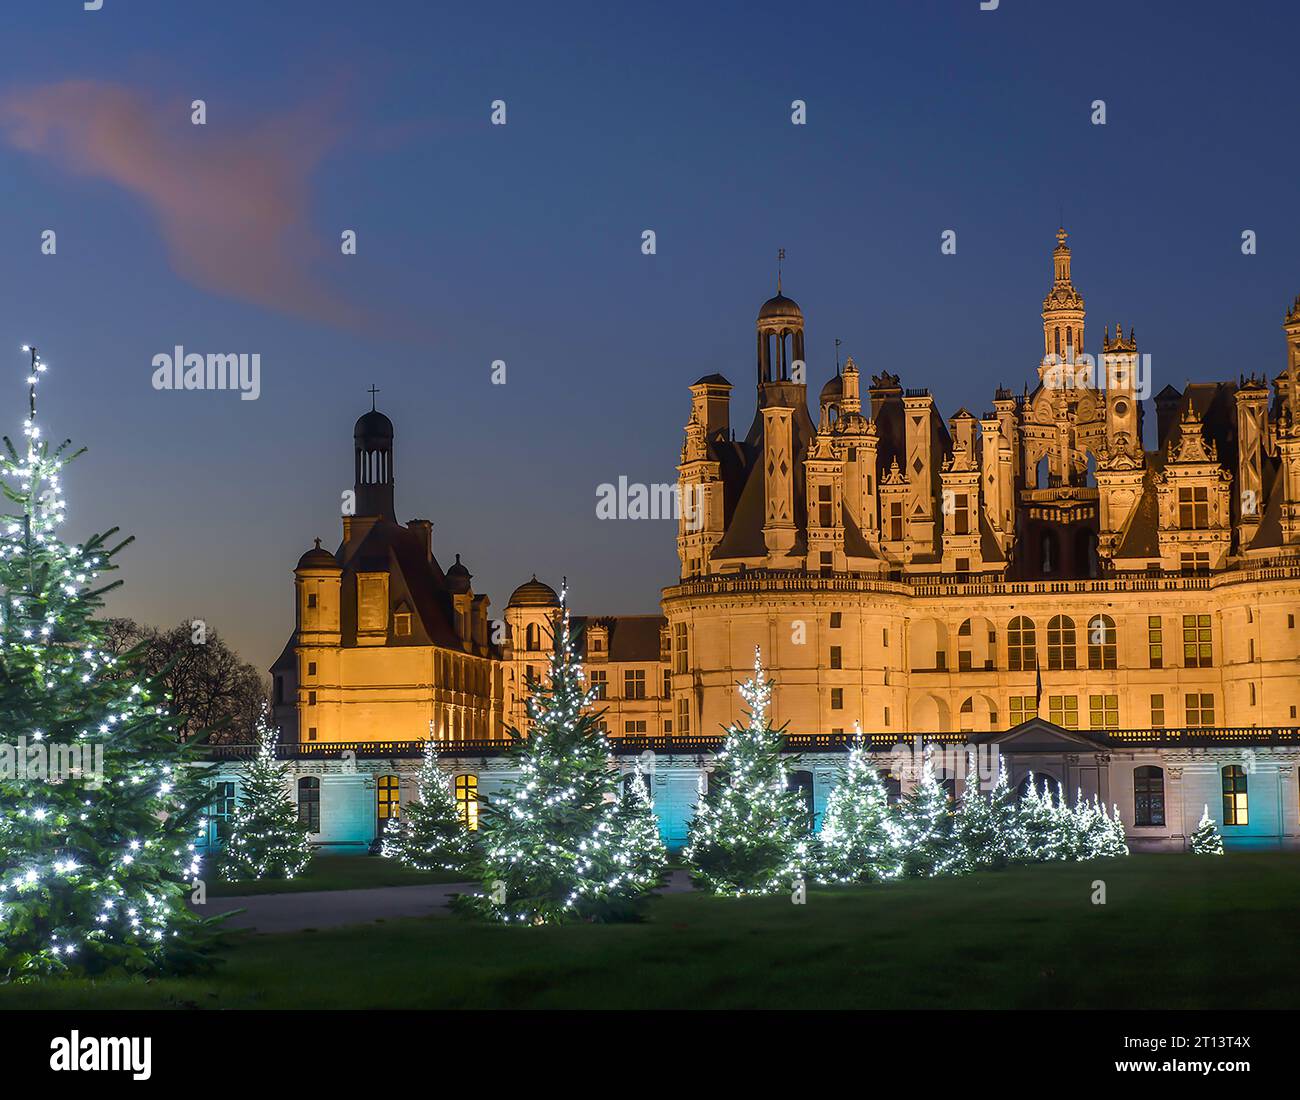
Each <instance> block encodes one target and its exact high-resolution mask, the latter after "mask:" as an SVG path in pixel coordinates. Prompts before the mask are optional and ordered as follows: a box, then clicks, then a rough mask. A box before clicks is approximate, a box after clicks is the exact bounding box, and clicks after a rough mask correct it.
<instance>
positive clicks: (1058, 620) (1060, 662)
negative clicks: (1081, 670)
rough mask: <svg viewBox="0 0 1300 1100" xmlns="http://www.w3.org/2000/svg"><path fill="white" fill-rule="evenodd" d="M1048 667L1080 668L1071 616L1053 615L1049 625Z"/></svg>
mask: <svg viewBox="0 0 1300 1100" xmlns="http://www.w3.org/2000/svg"><path fill="white" fill-rule="evenodd" d="M1047 667H1048V668H1049V669H1066V668H1077V667H1078V655H1077V654H1076V652H1075V646H1074V620H1073V619H1072V618H1070V616H1069V615H1053V616H1052V618H1051V620H1050V621H1049V622H1048V624H1047Z"/></svg>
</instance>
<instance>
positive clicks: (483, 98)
mask: <svg viewBox="0 0 1300 1100" xmlns="http://www.w3.org/2000/svg"><path fill="white" fill-rule="evenodd" d="M1229 13H1230V15H1231V19H1230V20H1228V19H1227V18H1226V17H1227V15H1228V14H1229ZM5 19H6V24H7V26H6V33H5V41H6V45H7V46H8V49H7V51H6V64H5V70H4V76H3V77H2V78H0V172H2V173H3V179H4V184H5V186H4V194H5V198H4V201H3V203H2V204H0V318H2V322H0V330H2V331H0V335H3V337H4V340H6V341H8V345H7V346H8V347H9V351H8V352H4V353H3V354H0V368H3V369H0V383H3V384H2V385H0V409H4V410H7V416H6V417H5V418H4V423H3V430H4V432H6V433H8V434H10V435H16V434H18V433H19V431H20V423H21V418H22V415H23V412H24V408H25V406H24V401H25V396H26V390H25V386H24V382H23V379H24V377H25V374H26V361H25V357H24V356H23V355H22V354H21V353H20V352H19V350H18V349H19V345H20V344H22V343H24V342H33V343H36V344H38V345H39V346H40V348H41V351H42V353H43V355H44V357H45V358H46V359H47V360H48V361H49V363H50V364H51V371H50V374H49V375H48V378H47V381H46V382H44V383H43V388H42V397H41V408H40V419H41V421H42V423H43V425H44V428H45V430H46V433H47V434H48V435H51V436H54V437H56V438H59V439H61V438H63V437H65V436H70V437H72V438H73V439H74V440H75V441H76V442H77V443H78V444H84V445H85V446H87V447H88V448H89V454H88V455H87V456H86V457H85V458H83V459H81V460H80V461H79V462H78V463H77V464H76V465H74V466H73V467H72V468H70V469H69V471H68V473H67V478H66V488H67V496H68V502H69V516H70V520H69V527H68V531H67V534H68V535H69V536H70V537H73V538H77V539H80V538H83V537H84V536H85V535H86V534H88V533H89V532H91V531H93V530H99V529H102V528H105V527H108V526H112V525H118V526H120V527H121V528H122V529H123V531H124V532H125V533H129V534H133V535H135V536H136V538H137V541H136V543H135V545H134V546H133V547H131V548H130V549H129V550H128V551H126V552H125V554H124V555H123V558H122V565H123V569H122V570H121V572H120V573H119V574H118V576H120V577H121V578H122V579H123V580H124V581H125V582H126V583H125V587H124V589H123V590H122V591H121V592H120V593H118V594H116V595H115V596H114V598H113V600H112V603H111V605H110V608H111V610H112V611H113V612H114V613H117V614H125V615H129V616H132V617H134V618H137V619H139V620H141V621H143V622H147V623H152V624H156V625H170V624H174V623H176V622H178V621H179V620H181V619H182V618H191V617H202V618H205V619H207V621H208V622H209V623H210V624H211V625H212V626H213V627H214V628H215V629H216V630H217V631H219V632H220V633H221V634H223V635H224V636H225V637H226V638H227V640H228V641H230V642H231V643H232V644H233V645H234V646H235V647H236V648H237V649H238V650H239V651H240V653H241V655H242V656H244V657H245V658H246V659H247V660H249V661H252V662H253V663H255V664H257V665H258V666H259V667H260V668H265V667H266V666H267V665H268V664H269V663H270V661H271V660H272V659H273V658H274V657H275V656H276V654H277V653H278V652H279V650H280V648H281V646H282V645H283V644H284V641H285V639H286V638H287V636H288V634H289V632H290V630H291V628H292V602H291V600H292V569H293V566H294V564H295V562H296V561H297V558H298V556H299V555H300V554H301V553H302V552H303V550H304V549H306V548H307V547H309V546H310V545H311V543H312V539H313V538H314V537H316V536H319V537H321V538H322V540H323V541H324V542H325V544H326V545H327V546H329V547H330V548H333V547H334V546H335V545H336V544H337V542H338V539H339V536H340V530H341V527H340V520H339V518H338V516H339V502H340V494H341V492H342V491H343V490H344V489H347V488H349V487H350V485H351V482H352V440H351V433H352V425H353V421H354V420H355V419H356V417H357V416H358V415H359V414H360V413H361V412H363V411H365V410H367V409H368V408H369V407H370V398H369V396H368V395H367V393H366V391H367V389H368V388H369V387H370V386H371V385H372V384H373V385H375V386H377V387H379V390H380V392H379V395H378V404H379V408H380V409H382V410H383V411H384V412H386V413H388V415H389V416H390V417H392V419H393V421H394V423H395V425H396V432H397V435H396V458H395V461H396V478H397V504H398V513H399V518H400V519H402V520H406V519H409V518H411V517H416V516H418V517H425V518H429V519H431V520H433V521H434V524H435V527H434V550H435V553H436V555H437V556H438V558H439V560H440V561H441V562H442V564H443V566H444V567H446V566H447V565H449V564H450V563H451V561H452V560H453V556H454V555H455V554H456V553H460V554H461V555H462V557H463V559H464V561H465V562H466V563H467V565H468V566H469V568H470V569H471V571H472V572H473V573H474V577H475V579H474V586H475V589H476V590H477V591H486V592H487V593H489V594H490V595H491V597H492V609H493V612H492V613H493V614H500V613H501V611H502V610H503V608H504V605H505V602H506V600H507V598H508V597H509V594H510V591H511V590H512V589H513V588H514V587H515V586H516V585H517V584H519V583H521V582H522V581H524V580H527V579H528V577H529V576H530V575H531V574H532V573H533V572H534V571H536V573H537V574H538V575H539V576H540V577H542V578H543V579H545V580H548V581H550V582H551V583H554V584H558V582H559V578H560V576H561V575H562V574H567V575H568V577H569V578H570V583H571V586H572V588H573V600H574V605H575V607H576V608H577V609H578V610H579V611H582V612H592V613H611V614H612V613H634V612H653V611H655V610H657V605H658V592H659V589H660V587H661V586H662V585H664V584H667V583H670V582H672V581H673V580H674V579H675V577H676V576H677V559H676V554H675V550H674V535H675V525H674V524H673V523H672V522H671V521H624V522H601V521H599V520H597V518H596V512H595V500H596V487H597V485H599V484H600V483H602V482H614V481H617V479H618V478H619V477H620V476H626V477H627V478H628V479H629V480H631V481H634V482H648V483H653V482H671V481H673V480H674V479H675V477H676V472H675V466H676V462H677V458H678V451H679V448H680V445H681V429H682V425H683V424H684V422H685V419H686V417H687V415H688V412H689V393H688V392H687V386H689V384H690V383H691V382H693V381H695V379H697V378H698V377H700V376H701V375H704V374H709V373H712V372H715V371H717V372H721V373H723V374H725V375H726V376H727V377H728V378H729V379H730V380H731V381H732V383H733V384H734V385H735V387H736V390H735V393H734V395H733V405H732V422H733V424H735V425H737V426H738V428H740V429H741V430H742V431H743V429H744V428H746V427H747V426H748V424H749V421H750V419H751V417H752V415H753V406H754V391H753V384H754V379H755V373H754V361H753V360H754V336H753V332H754V328H753V325H754V317H755V314H756V312H757V310H758V307H759V305H760V304H761V303H762V301H763V300H764V299H765V298H767V297H768V296H769V295H771V294H772V293H773V292H774V290H775V285H774V284H775V275H776V272H775V258H776V253H777V249H778V248H781V247H783V248H785V249H786V251H787V259H786V262H785V267H784V272H785V276H784V286H785V290H786V292H787V293H788V294H789V295H790V296H791V297H793V298H795V299H796V300H797V301H798V302H799V303H800V305H801V306H802V307H803V310H804V314H805V317H806V319H807V349H808V360H809V375H810V378H809V381H810V389H811V390H812V392H813V394H814V395H815V393H816V391H817V390H818V389H819V388H820V387H821V385H822V383H823V382H824V381H825V380H826V379H827V378H828V377H829V376H830V374H831V373H833V370H834V340H835V339H836V338H837V337H838V338H839V339H841V340H842V341H843V353H844V354H846V355H852V356H853V357H854V358H855V359H856V361H857V363H858V365H859V367H860V368H861V369H862V371H863V373H864V375H866V376H867V377H868V378H869V377H870V375H872V374H874V373H878V372H880V371H882V370H885V369H887V370H889V371H892V372H894V373H897V374H899V375H901V376H902V380H903V384H904V385H905V386H929V387H930V388H931V389H932V390H933V391H934V393H935V395H936V399H937V402H938V405H939V408H940V410H941V411H942V413H943V414H944V415H945V416H948V415H951V414H952V413H953V412H954V411H956V409H957V408H958V407H960V406H962V405H965V406H967V407H968V408H969V409H971V410H972V411H973V412H974V413H975V414H976V415H979V414H980V412H981V411H983V410H984V409H986V408H988V407H989V406H990V405H991V398H992V393H993V390H994V388H995V387H996V386H997V385H998V384H999V383H1004V384H1006V385H1009V386H1011V387H1013V388H1014V389H1016V390H1017V391H1018V390H1019V389H1020V388H1021V387H1022V385H1023V384H1024V383H1025V382H1026V381H1030V380H1033V379H1034V377H1035V375H1034V369H1035V365H1036V362H1037V357H1038V355H1039V354H1040V352H1041V344H1040V341H1041V334H1040V333H1041V327H1040V326H1041V322H1040V320H1039V310H1040V308H1041V303H1042V298H1043V295H1044V294H1045V293H1046V291H1047V289H1048V287H1049V285H1050V282H1051V248H1052V246H1053V244H1054V236H1053V235H1054V232H1055V229H1056V227H1057V224H1058V221H1059V220H1060V219H1061V218H1062V217H1063V218H1064V222H1065V225H1066V228H1067V229H1068V230H1069V232H1070V235H1071V236H1070V243H1071V245H1072V246H1073V248H1074V276H1075V283H1076V285H1077V286H1078V287H1079V289H1080V290H1081V291H1082V293H1083V294H1084V295H1085V297H1086V300H1087V307H1088V345H1089V346H1088V349H1087V350H1089V351H1094V352H1095V351H1097V350H1099V345H1100V340H1101V330H1102V326H1103V324H1113V323H1114V322H1115V321H1116V320H1119V321H1122V322H1123V324H1124V325H1125V327H1126V328H1127V327H1128V326H1130V325H1132V326H1135V327H1136V330H1137V336H1138V342H1139V350H1140V351H1143V352H1149V353H1150V354H1151V355H1152V367H1153V372H1154V378H1153V381H1154V389H1155V390H1159V389H1160V388H1162V387H1163V386H1164V385H1165V384H1166V383H1172V384H1174V385H1175V386H1177V387H1181V386H1182V385H1183V384H1184V382H1185V381H1186V380H1188V379H1192V380H1196V379H1211V378H1227V377H1235V376H1236V375H1237V374H1238V373H1239V372H1246V373H1249V372H1250V371H1252V370H1254V371H1256V372H1267V374H1268V375H1269V377H1270V378H1271V377H1272V376H1273V375H1275V374H1276V373H1277V372H1278V371H1279V370H1280V369H1281V368H1282V367H1283V365H1284V354H1283V347H1284V344H1283V336H1282V331H1281V321H1282V317H1283V314H1284V312H1285V309H1286V307H1287V306H1288V305H1289V304H1290V302H1291V300H1292V299H1293V298H1294V296H1295V295H1296V294H1297V293H1298V292H1300V269H1297V264H1296V262H1295V257H1297V256H1300V218H1298V217H1297V189H1296V181H1297V179H1300V152H1298V151H1297V143H1296V136H1295V135H1296V125H1297V123H1296V76H1297V73H1296V67H1295V51H1294V32H1295V29H1296V22H1297V21H1296V16H1295V8H1294V3H1285V2H1282V0H1278V2H1269V3H1266V2H1255V3H1249V4H1236V5H1230V6H1228V5H1224V4H1222V3H1218V2H1213V3H1211V2H1187V3H1173V2H1169V3H1134V2H1132V0H1128V2H1094V3H1083V2H1080V3H1071V4H1063V3H1055V4H1047V3H1043V2H1042V0H1034V2H1032V3H1031V2H1029V0H1002V3H1001V5H1000V7H999V9H998V10H996V11H992V12H983V11H981V10H979V0H932V2H921V0H910V2H903V0H893V2H889V0H881V2H878V3H872V4H812V3H802V4H791V3H782V4H770V3H757V2H752V0H751V2H746V3H743V4H742V3H727V4H720V3H714V4H701V3H698V2H696V3H690V4H679V3H670V2H663V3H656V4H652V5H632V4H608V3H602V4H595V3H593V4H565V3H561V4H547V5H539V4H515V3H509V2H504V0H503V2H498V3H494V4H491V5H468V4H456V5H453V4H447V5H443V4H430V3H427V2H424V0H419V2H417V0H410V2H405V0H385V2H383V3H368V4H363V3H355V2H342V0H339V2H324V0H316V2H309V0H279V2H276V3H274V4H269V3H267V2H266V0H243V2H239V0H226V2H223V3H221V4H178V3H175V2H174V0H104V4H103V8H102V10H99V11H94V12H87V11H83V10H82V3H81V2H80V0H40V2H35V0H31V2H25V3H20V2H17V0H13V2H11V3H10V4H9V5H6V12H5ZM195 99H203V100H204V101H205V102H206V108H207V124H206V125H205V126H194V125H192V124H191V121H190V116H191V102H192V101H193V100H195ZM497 99H502V100H505V101H506V104H507V119H508V121H507V124H506V125H505V126H493V125H491V124H490V112H491V103H492V101H493V100H497ZM795 99H801V100H804V101H805V102H806V103H807V124H806V125H802V126H796V125H792V124H791V102H792V101H793V100H795ZM1096 99H1102V100H1104V101H1105V104H1106V116H1107V122H1106V125H1104V126H1098V125H1093V124H1092V121H1091V116H1092V113H1093V112H1092V103H1093V101H1094V100H1096ZM346 229H354V230H356V232H357V234H358V254H357V255H355V256H345V255H342V253H341V251H340V246H339V243H340V234H341V233H342V232H343V231H344V230H346ZM646 229H652V230H654V231H655V233H656V235H657V254H656V255H653V256H646V255H643V254H642V251H641V239H642V237H641V235H642V232H643V231H644V230H646ZM945 229H954V230H956V232H957V242H958V244H957V254H956V255H955V256H945V255H942V254H941V252H940V234H941V233H942V232H943V231H944V230H945ZM1247 229H1249V230H1254V231H1255V233H1256V234H1257V235H1258V254H1257V255H1251V256H1246V255H1243V254H1242V249H1241V239H1242V236H1241V235H1242V232H1243V231H1244V230H1247ZM45 230H54V231H55V232H56V233H57V253H56V254H55V255H53V256H49V255H42V252H41V234H42V232H43V231H45ZM176 345H182V346H183V347H184V348H185V349H186V350H187V351H197V352H203V353H207V352H217V353H221V352H248V353H253V352H256V353H259V354H260V356H261V364H262V372H261V394H260V397H259V398H258V399H257V400H255V401H241V400H239V399H238V397H237V395H235V394H233V393H228V392H227V393H210V392H182V393H174V392H171V393H169V392H158V391H155V390H154V389H153V387H152V385H151V379H152V375H153V366H152V360H153V357H154V356H155V355H158V354H159V353H164V352H166V353H170V352H171V350H172V349H173V348H174V346H176ZM5 346H6V345H5V343H4V342H3V341H0V350H2V349H3V348H4V347H5ZM6 355H7V359H6V358H5V356H6ZM494 360H504V361H505V362H506V364H507V379H508V381H507V384H506V385H504V386H500V385H493V384H492V383H491V364H492V362H493V361H494ZM5 379H7V381H5ZM1151 419H1153V418H1152V417H1151V416H1150V415H1149V416H1148V420H1151Z"/></svg>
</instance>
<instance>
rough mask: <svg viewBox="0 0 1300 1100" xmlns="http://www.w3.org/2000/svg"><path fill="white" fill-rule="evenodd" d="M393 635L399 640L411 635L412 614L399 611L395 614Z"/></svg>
mask: <svg viewBox="0 0 1300 1100" xmlns="http://www.w3.org/2000/svg"><path fill="white" fill-rule="evenodd" d="M393 633H394V634H395V635H396V636H397V637H399V638H405V637H408V636H409V635H410V633H411V613H410V612H409V611H398V612H395V613H394V615H393Z"/></svg>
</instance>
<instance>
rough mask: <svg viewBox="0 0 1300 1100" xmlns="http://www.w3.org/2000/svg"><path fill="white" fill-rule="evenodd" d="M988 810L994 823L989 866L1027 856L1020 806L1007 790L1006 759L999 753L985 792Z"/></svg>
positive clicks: (1027, 845)
mask: <svg viewBox="0 0 1300 1100" xmlns="http://www.w3.org/2000/svg"><path fill="white" fill-rule="evenodd" d="M989 813H990V815H991V816H992V818H993V826H994V855H993V861H992V864H991V866H993V867H999V868H1000V867H1006V866H1007V865H1009V864H1011V863H1017V862H1019V861H1021V860H1025V859H1029V858H1030V855H1029V841H1028V839H1027V838H1026V837H1025V830H1024V827H1023V826H1022V824H1021V821H1020V807H1019V806H1018V805H1017V804H1016V799H1015V793H1014V792H1013V791H1012V790H1011V779H1010V777H1009V776H1008V775H1007V762H1006V760H1005V759H1002V758H1001V757H1000V756H999V759H998V779H997V782H996V783H995V784H994V785H993V790H992V791H991V792H990V794H989Z"/></svg>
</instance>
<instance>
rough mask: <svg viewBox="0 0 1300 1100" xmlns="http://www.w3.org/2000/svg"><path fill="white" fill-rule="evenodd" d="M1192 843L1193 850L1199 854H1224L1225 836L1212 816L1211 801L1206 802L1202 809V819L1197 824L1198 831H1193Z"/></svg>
mask: <svg viewBox="0 0 1300 1100" xmlns="http://www.w3.org/2000/svg"><path fill="white" fill-rule="evenodd" d="M1191 845H1192V851H1193V852H1195V853H1196V854H1197V855H1198V856H1221V855H1223V837H1221V836H1220V835H1219V829H1218V826H1216V825H1215V824H1214V819H1213V818H1212V817H1210V806H1209V803H1206V805H1205V809H1203V810H1202V811H1201V820H1200V823H1199V824H1198V825H1197V826H1196V831H1195V832H1194V833H1192V836H1191Z"/></svg>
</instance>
